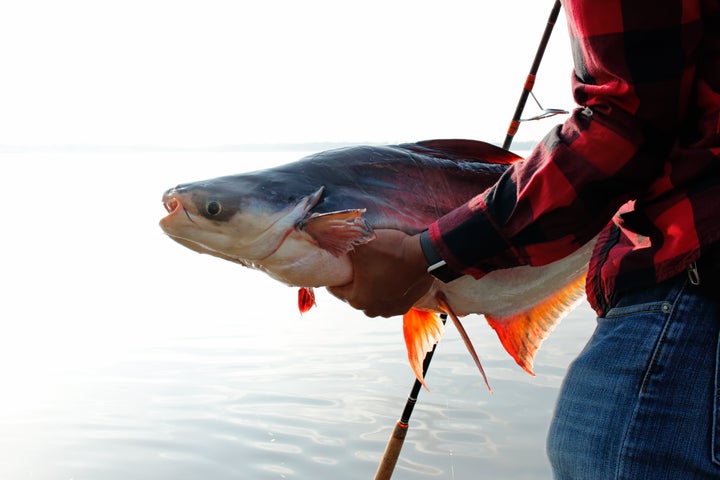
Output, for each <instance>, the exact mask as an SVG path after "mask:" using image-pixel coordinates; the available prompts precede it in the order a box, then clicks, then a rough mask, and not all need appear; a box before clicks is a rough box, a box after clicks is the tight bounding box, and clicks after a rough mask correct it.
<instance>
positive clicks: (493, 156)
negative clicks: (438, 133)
mask: <svg viewBox="0 0 720 480" xmlns="http://www.w3.org/2000/svg"><path fill="white" fill-rule="evenodd" d="M401 146H402V147H403V148H407V149H408V150H413V151H417V152H418V153H424V154H425V155H430V156H432V157H440V158H447V157H448V154H451V155H453V156H455V157H458V158H459V159H463V160H468V161H477V162H482V163H499V164H503V165H506V164H510V163H514V162H517V161H518V160H522V157H519V156H517V155H515V154H514V153H512V152H510V151H508V150H505V149H503V148H500V147H498V146H496V145H492V144H490V143H486V142H480V141H478V140H463V139H447V140H444V139H438V140H424V141H422V142H417V143H414V144H404V145H401Z"/></svg>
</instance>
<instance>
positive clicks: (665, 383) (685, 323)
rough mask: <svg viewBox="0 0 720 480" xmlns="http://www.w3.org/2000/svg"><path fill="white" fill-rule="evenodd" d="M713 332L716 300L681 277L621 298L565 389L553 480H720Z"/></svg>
mask: <svg viewBox="0 0 720 480" xmlns="http://www.w3.org/2000/svg"><path fill="white" fill-rule="evenodd" d="M716 296H717V295H715V297H716ZM719 333H720V302H718V301H717V299H716V298H711V297H710V296H708V295H705V294H704V293H703V291H702V290H701V289H700V288H698V287H696V286H694V285H691V284H690V283H689V282H688V278H687V276H686V275H680V276H678V277H676V278H674V279H672V280H669V281H667V282H664V283H662V284H659V285H657V286H655V287H652V288H649V289H638V290H637V291H630V292H627V293H625V294H623V295H621V296H620V297H619V298H618V299H617V301H616V302H615V304H614V306H613V308H612V309H610V310H609V311H608V312H607V314H606V315H605V317H604V318H599V319H598V324H597V328H596V330H595V333H594V334H593V336H592V338H591V339H590V341H589V342H588V344H587V346H586V347H585V349H584V350H583V351H582V352H581V353H580V355H579V356H578V358H577V359H576V360H575V361H574V362H573V363H572V365H571V366H570V368H569V370H568V373H567V376H566V378H565V381H564V383H563V386H562V388H561V391H560V397H559V399H558V402H557V406H556V408H555V414H554V417H553V421H552V424H551V426H550V431H549V434H548V443H547V449H548V456H549V458H550V463H551V465H552V468H553V473H554V478H555V479H556V480H568V479H574V480H591V479H598V480H600V479H602V480H611V479H615V480H661V479H668V480H678V479H681V480H689V479H710V478H713V479H718V478H720V370H719V366H720V361H719V360H720V349H718V345H719V343H718V334H719Z"/></svg>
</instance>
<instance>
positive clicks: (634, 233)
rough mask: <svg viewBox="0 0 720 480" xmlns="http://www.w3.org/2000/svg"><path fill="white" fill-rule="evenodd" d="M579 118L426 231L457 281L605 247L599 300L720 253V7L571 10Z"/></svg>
mask: <svg viewBox="0 0 720 480" xmlns="http://www.w3.org/2000/svg"><path fill="white" fill-rule="evenodd" d="M564 7H565V12H566V16H567V18H568V25H569V31H570V36H571V40H572V46H573V56H574V61H575V69H574V75H573V92H574V97H575V100H576V102H577V103H578V105H581V107H580V108H578V109H576V110H575V111H574V112H573V113H572V114H571V116H570V117H569V118H568V120H567V121H566V122H565V123H564V124H563V125H559V126H558V127H556V128H555V129H554V130H552V131H551V132H550V133H549V134H548V135H547V136H546V137H545V138H544V140H543V141H542V143H541V144H540V145H538V146H537V147H536V148H535V150H534V151H533V152H532V153H531V154H530V155H529V156H528V158H527V159H525V160H524V161H521V162H518V163H516V164H514V165H512V166H511V167H510V169H509V170H508V171H507V172H506V174H505V175H504V176H503V177H502V178H501V179H500V181H499V182H498V183H497V184H496V185H495V186H493V187H492V188H490V189H489V190H488V191H486V192H484V193H483V194H481V195H479V196H477V197H476V198H475V199H473V200H472V201H470V202H469V203H467V204H466V205H464V206H462V207H460V208H458V209H457V210H455V211H454V212H452V213H450V214H449V215H447V216H445V217H443V218H441V219H440V220H439V221H437V222H436V223H434V224H433V225H431V226H430V228H429V233H430V238H431V240H432V242H433V245H434V246H435V248H436V250H437V251H438V252H439V253H440V255H442V257H443V258H444V259H445V260H446V261H447V262H448V264H449V265H450V266H451V267H453V268H455V269H456V270H458V271H462V272H463V273H466V274H471V275H473V276H475V277H481V276H483V275H484V274H486V273H488V272H490V271H492V270H495V269H499V268H508V267H513V266H517V265H525V264H530V265H541V264H545V263H548V262H552V261H554V260H557V259H559V258H562V257H564V256H566V255H568V254H569V253H571V252H572V251H574V250H575V249H577V248H578V247H579V246H581V245H582V244H584V243H586V242H588V241H590V240H591V239H593V238H594V237H596V236H597V238H598V241H597V243H596V247H595V251H594V253H593V257H592V260H591V262H590V271H589V273H588V281H587V293H588V300H589V301H590V303H591V305H592V306H593V308H594V309H595V310H596V311H597V312H598V313H600V314H601V313H602V312H603V311H604V310H605V309H606V308H607V302H608V298H609V296H610V294H611V292H613V291H615V290H623V289H627V288H631V287H636V286H646V285H650V284H653V283H657V282H660V281H662V280H665V279H667V278H670V277H672V276H674V275H677V274H678V273H680V272H682V271H683V270H685V269H686V268H687V267H688V265H689V264H690V263H692V262H693V261H696V260H697V259H698V258H699V257H700V256H701V254H702V252H703V250H706V249H708V248H709V246H710V245H711V244H713V243H715V242H717V241H718V240H719V239H720V0H604V1H601V2H600V1H590V0H566V1H565V2H564Z"/></svg>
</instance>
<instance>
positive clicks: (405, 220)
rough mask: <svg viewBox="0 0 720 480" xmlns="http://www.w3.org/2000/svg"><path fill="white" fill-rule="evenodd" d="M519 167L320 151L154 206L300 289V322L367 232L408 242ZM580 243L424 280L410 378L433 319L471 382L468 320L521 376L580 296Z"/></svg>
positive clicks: (343, 277)
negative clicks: (481, 326)
mask: <svg viewBox="0 0 720 480" xmlns="http://www.w3.org/2000/svg"><path fill="white" fill-rule="evenodd" d="M519 159H520V157H518V156H516V155H514V154H512V153H510V152H508V151H506V150H503V149H501V148H498V147H495V146H493V145H490V144H487V143H484V142H478V141H472V140H430V141H425V142H418V143H413V144H402V145H395V146H357V147H347V148H340V149H335V150H329V151H325V152H321V153H317V154H314V155H310V156H308V157H306V158H303V159H301V160H299V161H297V162H293V163H289V164H287V165H282V166H279V167H275V168H270V169H266V170H260V171H255V172H250V173H244V174H239V175H232V176H225V177H220V178H215V179H211V180H205V181H200V182H194V183H188V184H183V185H179V186H177V187H175V188H172V189H170V190H168V191H167V192H165V194H164V196H163V203H164V205H165V208H166V210H167V212H168V215H167V216H166V217H164V218H163V219H162V220H161V221H160V226H161V227H162V229H163V230H164V231H165V233H166V234H167V235H168V236H170V238H172V239H173V240H175V241H177V242H178V243H180V244H182V245H184V246H186V247H188V248H190V249H192V250H195V251H196V252H200V253H206V254H210V255H214V256H216V257H220V258H223V259H225V260H229V261H233V262H237V263H239V264H241V265H244V266H247V267H251V268H254V269H257V270H262V271H264V272H265V273H267V274H268V275H270V276H271V277H273V278H275V279H277V280H279V281H281V282H283V283H285V284H288V285H292V286H298V287H301V288H300V292H299V297H298V303H299V308H300V310H301V311H302V312H304V311H306V310H308V309H309V308H311V307H312V306H313V305H314V294H313V291H312V289H313V288H314V287H322V286H325V287H327V286H339V285H345V284H347V283H349V282H350V281H351V280H352V278H353V270H352V264H351V261H350V257H349V255H348V253H349V252H350V251H351V250H352V249H353V248H354V247H355V246H357V245H361V244H364V243H368V242H371V241H372V240H373V239H374V238H375V235H374V233H373V231H374V230H375V229H397V230H402V231H403V232H406V233H408V234H417V233H419V232H421V231H422V230H424V229H425V228H427V226H428V225H429V224H430V223H432V222H434V221H435V220H436V219H438V218H439V217H441V216H443V215H445V214H447V213H449V212H450V211H452V210H453V209H455V208H456V207H458V206H460V205H462V204H464V203H466V202H467V201H468V200H470V199H471V198H473V197H475V196H476V195H477V194H478V193H480V192H483V191H484V190H485V189H486V188H488V187H490V186H492V185H493V184H494V183H495V182H496V181H497V180H498V179H499V178H500V176H501V175H502V174H503V172H504V171H505V170H506V169H507V167H508V165H509V164H511V163H512V162H515V161H517V160H519ZM591 244H592V242H590V243H588V244H586V245H584V246H582V247H581V248H579V249H578V250H577V251H576V252H575V253H573V254H571V255H570V256H568V257H565V258H563V259H561V260H558V261H556V262H554V263H551V264H548V265H544V266H521V267H516V268H509V269H505V270H497V271H494V272H491V273H489V274H487V275H485V276H484V277H482V278H481V279H479V280H476V279H474V278H473V277H470V276H463V277H460V278H458V279H457V280H454V281H452V282H449V283H443V282H441V281H439V280H436V281H435V282H434V283H433V285H432V287H431V288H430V290H429V291H428V292H427V293H426V294H425V296H424V297H423V298H422V299H420V300H419V301H418V302H417V303H416V304H415V305H414V307H413V309H411V310H410V311H409V312H408V313H406V314H405V315H404V317H403V329H404V334H405V342H406V346H407V349H408V358H409V360H410V364H411V366H412V368H413V371H414V372H415V375H416V376H417V377H418V379H419V380H421V381H423V376H422V362H423V358H424V357H425V353H426V352H427V351H429V350H430V349H431V348H432V346H433V345H434V344H435V343H436V342H437V341H438V340H439V338H440V336H441V334H442V322H441V321H440V319H439V315H438V312H444V313H447V314H449V315H450V316H451V318H452V319H453V320H454V321H455V322H456V325H458V327H459V328H460V329H461V334H462V335H463V339H464V340H465V342H466V344H467V345H468V348H469V350H470V353H471V354H472V355H473V358H474V359H475V362H476V364H477V365H478V368H479V369H480V371H481V373H482V374H483V377H485V374H484V372H483V371H482V366H481V365H480V362H479V360H478V359H477V356H476V355H475V352H474V349H473V348H472V344H471V343H470V341H469V338H467V335H466V334H465V332H464V330H462V325H461V324H460V323H459V320H458V317H461V316H464V315H467V314H470V313H477V314H483V315H484V316H485V318H486V320H487V322H488V323H489V324H490V326H491V327H492V328H493V329H494V330H495V331H496V332H497V334H498V337H499V338H500V341H501V343H502V345H503V346H504V348H505V349H506V351H507V352H508V353H509V354H510V355H511V356H512V357H513V358H514V359H515V361H516V362H517V363H518V365H520V366H521V367H522V368H523V369H524V370H526V371H527V372H528V373H530V374H533V371H532V364H533V359H534V355H535V352H536V350H537V349H538V348H539V346H540V343H541V342H542V340H543V339H544V338H545V337H547V335H548V334H549V333H550V332H551V331H552V330H553V328H554V327H555V326H556V325H557V324H558V323H559V322H560V320H561V318H562V317H563V316H564V315H565V314H566V313H567V312H568V311H569V310H570V309H572V308H573V306H574V305H575V304H576V302H577V301H578V300H579V299H580V298H581V297H582V294H583V287H584V279H585V274H586V271H587V263H588V260H589V257H590V252H591V250H592V245H591ZM478 248H482V246H481V245H479V246H478ZM485 381H486V383H487V379H485ZM423 383H424V381H423ZM488 388H489V386H488Z"/></svg>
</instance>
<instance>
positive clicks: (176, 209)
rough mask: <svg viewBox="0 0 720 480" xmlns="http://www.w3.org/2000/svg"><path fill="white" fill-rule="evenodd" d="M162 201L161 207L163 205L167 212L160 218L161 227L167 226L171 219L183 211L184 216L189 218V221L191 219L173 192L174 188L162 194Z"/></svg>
mask: <svg viewBox="0 0 720 480" xmlns="http://www.w3.org/2000/svg"><path fill="white" fill-rule="evenodd" d="M162 203H163V207H165V210H166V211H167V213H168V214H167V215H166V216H165V217H164V218H162V219H161V220H160V226H162V227H163V228H165V227H167V226H169V224H170V223H171V222H172V220H173V219H174V218H176V217H177V216H178V215H180V214H181V213H185V216H186V217H187V218H188V220H190V221H191V222H192V221H193V220H192V218H191V217H190V214H189V213H188V211H187V210H185V207H184V206H183V204H182V201H181V200H180V199H179V198H178V197H177V195H176V194H175V189H172V190H170V191H168V192H167V193H166V194H165V195H163V199H162ZM193 223H194V222H193Z"/></svg>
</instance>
